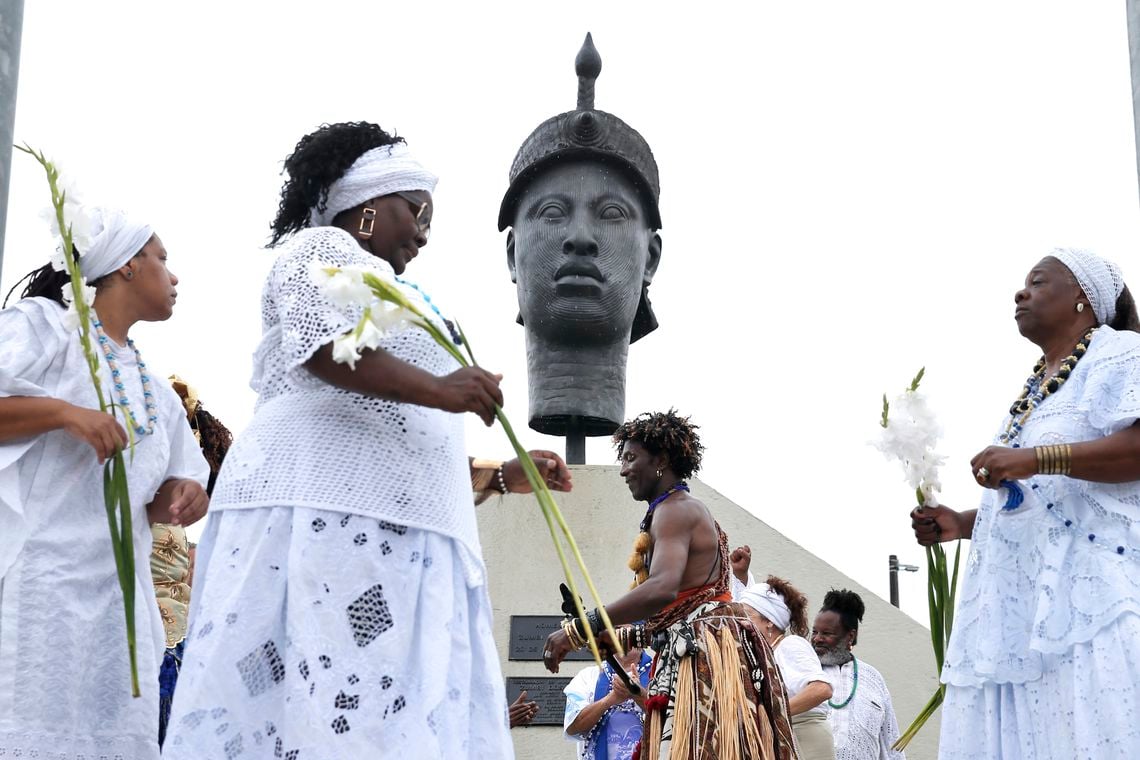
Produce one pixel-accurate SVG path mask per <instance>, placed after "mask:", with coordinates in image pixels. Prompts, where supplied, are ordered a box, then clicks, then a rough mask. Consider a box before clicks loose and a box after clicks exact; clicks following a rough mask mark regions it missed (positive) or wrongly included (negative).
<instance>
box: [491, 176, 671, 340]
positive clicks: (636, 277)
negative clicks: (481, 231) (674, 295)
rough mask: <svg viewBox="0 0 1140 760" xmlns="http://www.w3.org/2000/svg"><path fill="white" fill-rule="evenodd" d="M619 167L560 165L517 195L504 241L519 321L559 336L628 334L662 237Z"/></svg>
mask: <svg viewBox="0 0 1140 760" xmlns="http://www.w3.org/2000/svg"><path fill="white" fill-rule="evenodd" d="M648 224H649V223H648V221H647V219H646V215H645V212H644V209H643V208H642V203H641V197H640V196H639V195H638V193H637V190H636V189H635V187H634V185H633V183H632V182H630V181H629V180H628V179H627V178H626V177H625V175H624V174H623V173H621V172H620V171H617V170H614V169H611V168H609V167H607V166H605V165H604V164H601V163H598V162H593V161H574V162H567V163H562V164H557V165H555V166H553V167H550V168H548V169H546V170H545V171H543V172H542V174H540V175H539V176H538V177H536V178H535V179H533V180H532V181H531V183H530V185H529V186H528V187H527V189H526V191H525V192H524V193H523V195H522V197H521V198H520V199H519V205H518V211H517V212H516V215H515V223H514V225H513V231H512V233H511V235H510V236H508V239H507V259H508V264H509V265H510V268H511V277H512V279H513V280H514V281H515V283H517V285H518V297H519V309H520V310H521V312H522V318H523V322H524V324H526V326H527V327H528V328H529V329H530V330H532V331H535V332H537V333H538V334H539V335H542V336H543V337H545V338H547V339H549V340H554V341H557V342H570V343H591V342H597V343H612V342H615V341H617V340H621V339H623V338H624V340H626V341H628V340H629V334H630V329H631V328H632V326H633V317H634V315H635V314H636V312H637V304H638V301H639V300H640V298H641V288H642V285H643V284H644V283H648V282H649V280H650V279H651V278H652V277H653V272H654V270H655V269H656V268H657V262H658V258H659V256H660V252H661V248H660V238H658V236H657V235H656V234H655V233H654V232H653V231H652V230H651V229H649V226H648Z"/></svg>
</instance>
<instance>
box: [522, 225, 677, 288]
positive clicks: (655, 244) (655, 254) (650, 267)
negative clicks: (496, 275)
mask: <svg viewBox="0 0 1140 760" xmlns="http://www.w3.org/2000/svg"><path fill="white" fill-rule="evenodd" d="M512 260H513V259H512ZM660 263H661V233H659V232H654V233H653V236H652V237H650V238H649V257H648V258H646V260H645V273H644V274H643V275H642V277H641V281H642V282H643V283H645V284H646V285H648V284H649V283H651V282H653V275H654V274H656V273H657V265H658V264H660Z"/></svg>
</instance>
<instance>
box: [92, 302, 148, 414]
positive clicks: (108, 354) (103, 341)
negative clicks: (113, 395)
mask: <svg viewBox="0 0 1140 760" xmlns="http://www.w3.org/2000/svg"><path fill="white" fill-rule="evenodd" d="M92 314H94V311H92ZM91 324H92V325H94V326H95V333H96V335H97V336H98V339H99V345H100V347H102V349H103V356H104V358H106V360H107V366H108V367H109V368H110V369H111V382H112V383H113V384H114V386H115V391H116V392H117V393H118V395H119V406H120V407H122V409H123V413H124V414H125V415H126V417H127V421H128V422H129V423H130V425H131V427H132V428H133V429H134V431H135V435H138V436H143V435H150V434H151V433H153V432H154V423H156V422H158V405H157V404H156V403H155V401H154V392H153V389H152V388H151V386H150V375H148V374H147V373H146V363H145V362H144V361H143V360H142V354H140V353H139V350H138V348H136V347H135V342H134V341H133V340H131V339H130V338H127V346H128V347H129V348H130V349H131V350H132V351H134V352H135V361H136V362H137V363H138V365H139V379H140V380H142V390H143V402H144V404H145V407H146V426H145V427H144V426H143V425H140V424H139V423H138V420H136V419H135V415H134V412H132V411H131V402H130V399H128V398H127V389H126V386H125V385H123V381H122V378H121V377H120V375H121V373H120V371H119V365H118V364H117V363H116V362H115V351H114V349H112V348H111V339H110V338H108V337H107V334H106V333H105V332H103V323H102V322H100V321H99V318H98V317H95V316H92V318H91Z"/></svg>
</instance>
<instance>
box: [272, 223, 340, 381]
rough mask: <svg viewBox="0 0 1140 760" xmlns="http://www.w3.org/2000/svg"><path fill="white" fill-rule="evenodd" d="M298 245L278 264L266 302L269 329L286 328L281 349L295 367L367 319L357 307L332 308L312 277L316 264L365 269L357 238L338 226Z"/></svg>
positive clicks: (310, 234)
mask: <svg viewBox="0 0 1140 760" xmlns="http://www.w3.org/2000/svg"><path fill="white" fill-rule="evenodd" d="M302 235H303V236H304V237H303V238H302ZM296 243H297V244H295V245H291V246H290V247H289V249H288V250H287V251H286V253H284V254H282V256H281V257H280V258H279V259H277V262H276V263H275V264H274V265H273V270H272V271H271V272H270V274H269V280H268V282H267V283H266V287H265V293H264V295H263V301H262V317H263V320H264V322H265V325H266V327H267V328H269V327H270V326H274V325H275V326H279V327H280V330H281V343H280V349H281V352H282V353H283V354H284V355H285V356H287V357H288V358H289V360H290V361H292V362H293V366H299V365H301V364H304V363H305V362H306V361H308V359H309V358H310V357H311V356H312V355H313V354H314V353H316V351H317V349H319V348H320V347H321V346H323V345H325V344H326V343H328V342H329V341H331V340H332V339H333V338H337V337H339V336H341V335H344V334H345V333H346V332H348V331H349V330H350V329H352V328H353V327H355V326H356V323H357V322H358V321H359V320H360V315H361V310H360V309H359V308H357V307H343V308H342V307H338V306H336V305H335V304H334V303H332V302H331V301H330V300H329V299H328V298H326V297H325V296H324V294H322V293H321V290H320V288H319V287H318V286H317V284H316V283H315V282H313V279H312V274H311V267H312V265H313V264H314V263H319V264H320V265H323V266H329V267H343V266H348V265H350V264H359V258H360V256H361V254H362V251H361V250H360V247H359V246H358V245H357V244H356V243H355V242H353V240H352V238H351V236H349V234H348V233H347V232H345V231H344V230H341V229H338V228H335V227H321V228H318V229H314V230H309V231H306V232H304V233H301V234H299V235H298V239H297V241H296Z"/></svg>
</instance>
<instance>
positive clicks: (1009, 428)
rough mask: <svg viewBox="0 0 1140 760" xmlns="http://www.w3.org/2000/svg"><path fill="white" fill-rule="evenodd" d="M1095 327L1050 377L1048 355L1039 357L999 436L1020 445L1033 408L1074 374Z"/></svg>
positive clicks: (1013, 445)
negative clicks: (1018, 440)
mask: <svg viewBox="0 0 1140 760" xmlns="http://www.w3.org/2000/svg"><path fill="white" fill-rule="evenodd" d="M1096 330H1097V328H1095V327H1094V328H1092V329H1091V330H1089V331H1088V332H1086V333H1085V334H1084V337H1082V338H1081V339H1080V341H1078V342H1077V345H1076V347H1074V348H1073V352H1072V353H1071V354H1069V355H1068V356H1067V357H1065V360H1064V361H1062V362H1061V366H1060V367H1058V368H1057V373H1056V374H1055V375H1053V376H1052V377H1050V378H1049V379H1048V380H1046V379H1045V357H1044V356H1042V357H1041V358H1040V359H1038V360H1037V364H1035V365H1033V374H1032V375H1030V376H1029V378H1028V379H1027V380H1026V381H1025V387H1024V388H1022V390H1021V395H1020V396H1018V397H1017V400H1016V401H1014V402H1013V404H1011V405H1010V407H1009V424H1007V425H1006V427H1005V432H1004V433H1002V434H1001V435H1000V436H998V440H1000V441H1001V442H1002V443H1005V444H1009V445H1010V446H1012V447H1013V448H1015V449H1017V448H1021V444H1020V443H1018V442H1017V439H1018V438H1019V437H1020V436H1021V431H1022V430H1023V429H1024V426H1025V421H1026V420H1027V419H1029V415H1031V414H1032V413H1033V410H1034V409H1036V408H1037V407H1039V406H1041V404H1042V402H1044V401H1045V399H1046V398H1048V397H1049V396H1051V395H1053V394H1054V393H1056V392H1057V391H1058V390H1059V389H1060V388H1061V386H1062V385H1064V384H1065V381H1066V380H1068V379H1069V376H1070V375H1072V374H1073V367H1075V366H1076V365H1077V362H1079V361H1080V360H1081V358H1082V357H1083V356H1084V355H1085V353H1086V352H1087V351H1088V350H1089V341H1091V340H1092V336H1093V333H1095V332H1096Z"/></svg>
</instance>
